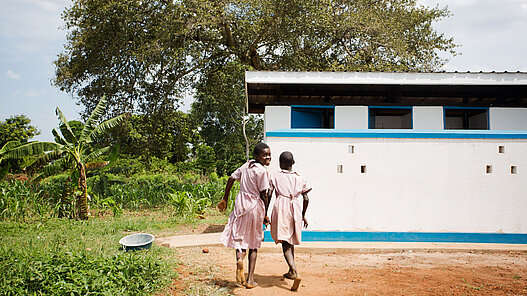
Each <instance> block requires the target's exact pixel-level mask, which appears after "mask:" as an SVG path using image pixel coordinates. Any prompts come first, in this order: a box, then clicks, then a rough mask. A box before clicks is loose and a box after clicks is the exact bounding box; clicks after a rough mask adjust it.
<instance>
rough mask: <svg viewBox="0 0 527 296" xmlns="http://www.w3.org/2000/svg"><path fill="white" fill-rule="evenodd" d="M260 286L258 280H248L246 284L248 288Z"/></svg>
mask: <svg viewBox="0 0 527 296" xmlns="http://www.w3.org/2000/svg"><path fill="white" fill-rule="evenodd" d="M256 287H258V283H257V282H247V284H246V285H245V288H247V289H252V288H256Z"/></svg>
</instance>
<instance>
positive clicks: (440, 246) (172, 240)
mask: <svg viewBox="0 0 527 296" xmlns="http://www.w3.org/2000/svg"><path fill="white" fill-rule="evenodd" d="M220 235H221V233H203V234H193V235H178V236H167V237H160V238H156V239H155V242H156V243H157V244H159V245H161V246H164V247H170V248H181V247H199V246H214V245H221V243H220ZM296 248H299V249H338V250H356V251H361V250H364V251H365V250H385V251H386V250H485V251H526V252H527V244H481V243H426V242H302V244H301V245H299V246H296ZM262 249H265V250H268V251H275V250H276V251H279V252H281V250H282V249H281V247H280V245H276V244H275V243H274V242H263V243H262Z"/></svg>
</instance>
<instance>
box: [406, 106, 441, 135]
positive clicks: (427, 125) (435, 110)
mask: <svg viewBox="0 0 527 296" xmlns="http://www.w3.org/2000/svg"><path fill="white" fill-rule="evenodd" d="M443 127H444V122H443V107H441V106H424V107H421V106H414V107H413V128H414V129H424V130H442V129H443Z"/></svg>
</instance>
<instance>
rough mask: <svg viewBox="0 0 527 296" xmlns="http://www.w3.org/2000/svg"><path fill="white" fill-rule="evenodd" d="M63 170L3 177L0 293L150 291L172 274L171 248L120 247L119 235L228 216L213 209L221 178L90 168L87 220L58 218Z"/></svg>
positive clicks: (172, 229)
mask: <svg viewBox="0 0 527 296" xmlns="http://www.w3.org/2000/svg"><path fill="white" fill-rule="evenodd" d="M113 177H118V176H117V175H113ZM121 177H123V176H121ZM66 178H67V176H66V175H59V176H55V177H52V178H48V179H47V180H45V181H43V182H41V183H40V184H32V183H30V182H24V181H18V180H9V181H2V182H0V212H1V216H0V235H1V236H2V240H0V269H1V270H2V271H3V272H2V273H1V274H0V295H27V294H38V295H65V294H68V295H70V294H71V295H84V294H94V295H150V294H152V293H154V292H159V291H162V290H164V289H167V288H168V285H169V284H170V282H171V280H172V279H173V278H174V277H176V276H177V275H176V274H174V272H173V270H174V269H175V264H177V263H178V262H177V259H176V257H175V255H176V254H174V251H173V250H170V249H166V248H162V247H159V246H157V245H155V244H154V245H153V246H152V248H151V249H150V250H148V251H138V252H128V253H125V252H124V251H122V249H121V248H120V246H119V244H118V241H119V239H120V238H122V237H124V236H126V235H128V234H131V233H136V232H147V233H152V234H154V235H156V236H159V235H163V234H166V233H179V232H180V231H178V229H179V228H181V226H184V227H188V226H189V225H191V226H192V225H199V224H205V225H206V224H210V223H212V224H224V223H225V221H226V216H225V215H223V214H221V215H219V214H217V212H216V211H215V210H213V207H214V206H215V205H216V203H217V201H218V200H219V199H220V198H221V192H222V191H223V188H224V186H225V183H226V178H216V179H215V180H208V181H204V180H200V179H201V178H203V177H202V176H199V175H190V174H189V175H186V176H185V175H182V176H180V177H178V176H169V175H162V174H158V175H152V176H150V175H136V176H133V177H129V178H127V179H126V178H122V179H120V180H119V181H116V182H112V181H108V180H111V178H108V176H107V175H102V174H99V175H95V176H91V177H89V178H88V191H89V192H90V196H92V201H91V203H90V206H91V208H90V214H91V215H92V216H93V218H92V219H90V220H73V219H67V218H58V217H59V213H60V211H59V207H60V203H61V195H62V191H63V188H62V186H59V184H63V182H62V181H64V180H65V179H66ZM104 178H108V179H107V181H106V187H105V185H103V183H104V181H101V180H104ZM190 179H193V180H194V181H196V183H191V182H189V180H190ZM61 180H62V181H61ZM183 182H185V183H183ZM232 194H235V193H232ZM231 200H234V198H231ZM63 206H64V208H65V209H70V210H72V209H73V207H74V205H63ZM230 206H231V208H232V206H233V205H232V203H231V205H230Z"/></svg>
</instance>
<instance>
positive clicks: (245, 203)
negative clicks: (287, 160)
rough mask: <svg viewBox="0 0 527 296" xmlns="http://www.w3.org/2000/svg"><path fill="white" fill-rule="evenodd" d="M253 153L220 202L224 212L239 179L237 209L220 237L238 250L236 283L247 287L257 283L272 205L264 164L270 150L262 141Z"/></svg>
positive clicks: (235, 203)
mask: <svg viewBox="0 0 527 296" xmlns="http://www.w3.org/2000/svg"><path fill="white" fill-rule="evenodd" d="M253 155H254V159H252V160H249V161H247V162H246V163H245V164H244V165H242V166H241V167H239V168H238V169H237V170H236V171H235V172H234V173H233V174H232V175H231V176H230V178H229V180H228V181H227V186H226V187H225V194H224V196H223V199H222V200H221V201H220V203H219V204H218V209H219V210H220V211H224V210H225V208H226V207H227V203H228V199H229V193H230V191H231V187H232V185H233V184H234V180H238V181H240V192H239V193H238V195H237V196H236V200H235V202H234V210H233V212H232V213H231V215H230V217H229V221H228V222H227V225H226V226H225V230H224V231H223V233H222V234H221V238H220V240H221V242H222V243H223V244H224V245H225V246H226V247H229V248H234V249H236V282H238V283H239V284H241V285H245V287H247V288H248V289H250V288H254V287H256V286H257V285H258V284H257V283H256V282H255V281H254V268H255V266H256V257H257V255H258V248H260V245H261V243H262V234H263V227H262V226H263V224H264V220H265V224H268V223H269V222H268V221H269V218H268V217H267V216H266V213H267V208H268V207H269V189H270V184H269V176H268V174H267V170H266V169H265V167H264V166H268V165H269V164H270V163H271V150H270V149H269V146H267V144H264V143H259V144H257V145H256V146H255V147H254V151H253ZM247 249H249V271H248V273H247V280H245V278H244V272H243V259H244V258H245V254H246V251H247Z"/></svg>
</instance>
